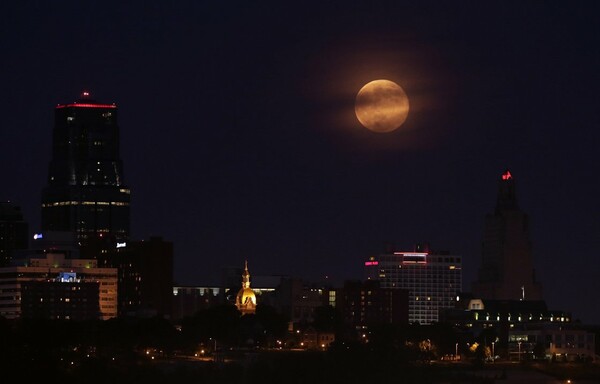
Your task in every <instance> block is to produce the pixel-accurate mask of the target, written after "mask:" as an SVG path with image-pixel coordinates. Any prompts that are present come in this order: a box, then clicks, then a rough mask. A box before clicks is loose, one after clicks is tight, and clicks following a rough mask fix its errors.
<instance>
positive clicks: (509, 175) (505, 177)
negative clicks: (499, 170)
mask: <svg viewBox="0 0 600 384" xmlns="http://www.w3.org/2000/svg"><path fill="white" fill-rule="evenodd" d="M510 179H512V175H511V174H510V171H508V170H507V171H506V172H504V173H503V174H502V180H510Z"/></svg>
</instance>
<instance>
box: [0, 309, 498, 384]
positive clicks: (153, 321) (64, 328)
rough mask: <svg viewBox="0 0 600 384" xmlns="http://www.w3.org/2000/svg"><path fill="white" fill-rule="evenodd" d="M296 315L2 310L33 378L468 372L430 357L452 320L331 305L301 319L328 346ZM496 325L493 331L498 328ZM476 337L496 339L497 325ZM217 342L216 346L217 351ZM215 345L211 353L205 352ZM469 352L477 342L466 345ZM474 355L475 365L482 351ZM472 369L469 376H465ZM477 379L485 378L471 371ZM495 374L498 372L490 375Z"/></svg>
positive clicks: (22, 366) (408, 377) (8, 345)
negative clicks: (293, 328) (381, 320)
mask: <svg viewBox="0 0 600 384" xmlns="http://www.w3.org/2000/svg"><path fill="white" fill-rule="evenodd" d="M288 323H289V322H288V319H287V318H286V317H285V316H283V315H281V314H280V313H278V312H277V311H276V310H275V309H274V308H271V307H269V306H258V307H257V311H256V314H254V315H244V316H240V313H239V312H238V311H237V309H236V308H235V306H215V307H212V308H210V309H206V310H202V311H199V312H198V313H196V314H195V315H194V316H191V317H188V318H185V319H183V320H182V321H181V322H180V323H179V324H173V323H172V322H170V321H168V320H166V319H163V318H158V317H155V318H115V319H111V320H106V321H98V320H95V321H80V322H76V321H67V320H43V319H20V320H7V319H3V318H0V369H2V370H3V372H6V373H7V374H8V373H12V372H14V373H15V374H17V375H18V377H20V378H21V379H22V380H25V382H36V381H39V382H58V381H61V382H65V381H68V380H77V382H79V383H121V382H123V383H125V382H127V383H146V384H148V383H165V382H173V383H178V384H180V383H238V384H240V383H257V384H258V383H261V384H265V383H276V382H282V381H285V382H290V383H359V382H360V383H365V382H375V381H377V380H384V379H389V378H397V379H398V380H399V382H402V383H411V382H415V383H416V382H418V383H437V382H450V383H459V382H464V381H463V380H465V378H464V373H461V372H460V370H461V369H463V368H461V367H459V366H454V367H452V368H451V369H448V368H447V367H446V368H443V367H440V366H437V365H432V364H430V361H431V360H439V359H440V358H441V357H443V356H445V355H448V354H453V353H454V352H455V348H456V343H457V342H459V341H460V343H464V342H465V339H464V337H465V335H461V334H457V333H456V331H455V330H454V329H453V328H452V327H450V326H447V325H443V324H436V325H430V326H417V325H381V326H372V327H370V328H369V331H368V332H367V331H366V330H365V333H361V332H356V330H355V329H354V328H352V327H349V326H348V325H347V324H345V323H344V322H343V321H341V317H340V316H339V314H338V313H337V311H335V310H334V309H333V308H331V307H323V308H319V309H317V311H316V312H315V318H314V321H312V322H311V323H306V324H300V325H299V326H300V329H309V328H310V329H312V330H316V331H319V332H332V333H334V334H335V337H336V341H335V342H334V343H333V344H331V345H330V347H329V348H328V349H327V350H326V351H323V350H317V351H299V350H297V349H298V348H297V347H298V345H299V343H298V339H294V336H295V335H296V332H290V331H289V329H288ZM490 332H491V331H490ZM490 332H488V333H484V334H482V335H480V339H478V340H472V339H469V340H466V341H468V342H470V343H473V342H476V341H479V342H480V343H485V340H486V339H487V340H493V338H494V337H495V336H494V335H493V334H492V333H490ZM215 347H216V348H217V351H215V350H214V349H215ZM200 351H202V353H205V352H206V355H204V356H201V357H206V358H205V359H200V358H194V356H196V357H198V356H199V353H200ZM466 352H468V351H466ZM468 357H469V361H471V362H472V363H469V369H474V368H475V369H479V367H481V366H482V361H483V354H481V353H478V352H474V353H471V354H470V356H468ZM461 375H463V376H461ZM468 380H469V381H468V382H473V383H481V382H486V380H488V379H487V378H486V379H484V378H477V377H471V378H469V379H468ZM488 381H489V380H488Z"/></svg>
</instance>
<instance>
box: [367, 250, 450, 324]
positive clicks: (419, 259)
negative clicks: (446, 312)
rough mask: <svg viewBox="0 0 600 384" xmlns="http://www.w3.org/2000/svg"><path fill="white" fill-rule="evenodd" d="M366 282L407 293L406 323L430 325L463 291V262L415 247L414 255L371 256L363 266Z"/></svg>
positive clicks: (447, 255)
mask: <svg viewBox="0 0 600 384" xmlns="http://www.w3.org/2000/svg"><path fill="white" fill-rule="evenodd" d="M365 272H366V278H367V279H368V280H378V281H379V282H380V286H381V288H392V289H394V288H396V289H405V290H407V291H408V292H409V293H408V295H409V298H408V321H409V323H411V324H414V323H417V324H431V323H435V322H438V321H439V318H440V311H441V310H443V309H446V308H454V306H455V302H456V297H457V295H458V294H459V293H460V292H461V290H462V258H461V256H456V255H451V254H449V253H447V252H430V250H429V246H427V245H417V247H415V251H413V252H393V253H389V254H382V255H378V256H371V257H369V259H368V260H367V261H366V262H365Z"/></svg>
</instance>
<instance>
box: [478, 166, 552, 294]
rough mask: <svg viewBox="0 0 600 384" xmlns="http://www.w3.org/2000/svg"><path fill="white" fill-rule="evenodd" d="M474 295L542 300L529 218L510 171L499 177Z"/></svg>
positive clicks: (487, 217) (487, 220) (485, 233)
mask: <svg viewBox="0 0 600 384" xmlns="http://www.w3.org/2000/svg"><path fill="white" fill-rule="evenodd" d="M473 295H474V296H475V297H479V298H482V299H493V300H541V299H542V286H541V284H540V283H538V282H537V281H536V280H535V270H534V268H533V253H532V247H531V240H530V236H529V218H528V216H527V214H525V213H524V212H523V211H521V210H520V209H519V205H518V204H517V196H516V191H515V180H514V179H513V176H512V174H511V173H510V172H509V171H506V172H504V173H503V174H502V177H501V178H500V180H499V181H498V198H497V201H496V209H495V210H494V213H490V214H487V215H486V216H485V227H484V233H483V244H482V259H481V267H480V268H479V278H478V281H476V282H475V283H474V284H473Z"/></svg>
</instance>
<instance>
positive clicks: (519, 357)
mask: <svg viewBox="0 0 600 384" xmlns="http://www.w3.org/2000/svg"><path fill="white" fill-rule="evenodd" d="M517 344H519V361H521V342H520V341H519V342H518V343H517Z"/></svg>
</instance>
